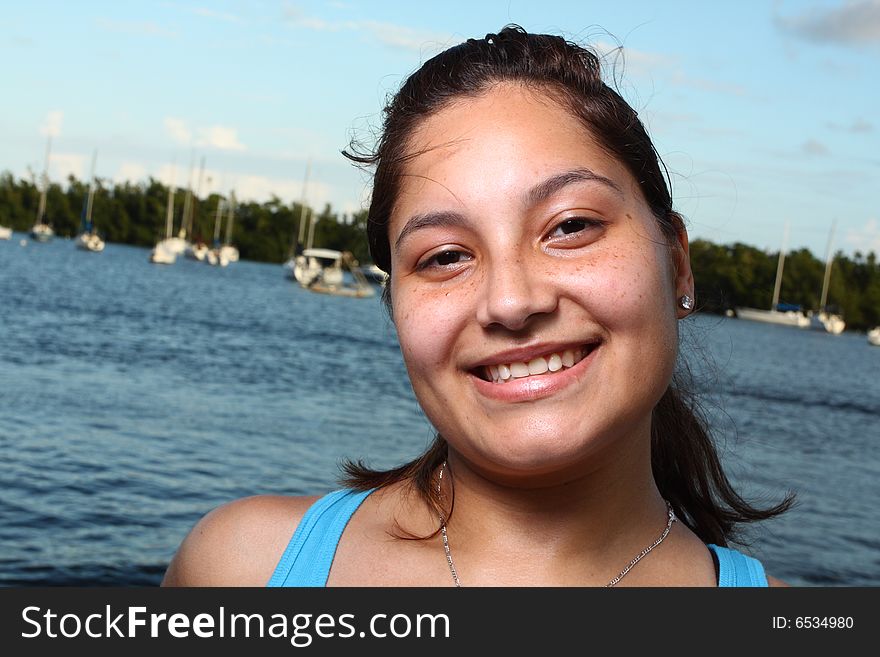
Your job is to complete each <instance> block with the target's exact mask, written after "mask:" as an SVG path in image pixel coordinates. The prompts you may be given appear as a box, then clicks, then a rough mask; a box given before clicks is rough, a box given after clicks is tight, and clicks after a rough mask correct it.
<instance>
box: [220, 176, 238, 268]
mask: <svg viewBox="0 0 880 657" xmlns="http://www.w3.org/2000/svg"><path fill="white" fill-rule="evenodd" d="M234 219H235V192H234V191H232V192H229V207H228V208H227V214H226V239H225V240H224V242H223V246H221V247H220V257H221V258H223V259H225V260H226V261H227V262H238V258H239V253H238V249H237V248H236V247H235V246H233V245H232V222H233V220H234Z"/></svg>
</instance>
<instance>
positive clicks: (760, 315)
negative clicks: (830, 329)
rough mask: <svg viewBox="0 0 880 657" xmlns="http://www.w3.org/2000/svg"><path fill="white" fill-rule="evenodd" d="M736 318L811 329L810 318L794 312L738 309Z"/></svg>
mask: <svg viewBox="0 0 880 657" xmlns="http://www.w3.org/2000/svg"><path fill="white" fill-rule="evenodd" d="M736 316H737V317H738V318H739V319H747V320H750V321H752V322H764V323H766V324H777V325H779V326H794V327H796V328H809V326H810V318H809V317H807V316H806V315H804V314H803V313H799V312H797V311H794V310H786V311H784V312H783V311H779V310H759V309H758V308H737V309H736Z"/></svg>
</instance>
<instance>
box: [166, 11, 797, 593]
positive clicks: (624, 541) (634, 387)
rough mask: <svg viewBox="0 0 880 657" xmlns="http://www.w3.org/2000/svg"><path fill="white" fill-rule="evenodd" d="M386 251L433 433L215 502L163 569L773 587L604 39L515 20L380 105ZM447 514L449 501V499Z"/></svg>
mask: <svg viewBox="0 0 880 657" xmlns="http://www.w3.org/2000/svg"><path fill="white" fill-rule="evenodd" d="M349 157H351V158H352V159H354V160H355V161H357V162H359V163H362V164H370V165H374V166H375V178H374V187H373V195H372V203H371V207H370V214H369V229H368V230H369V235H368V237H369V241H370V248H371V252H372V255H373V258H374V260H375V262H376V263H377V264H378V265H379V266H380V267H381V268H382V269H383V270H384V271H386V272H387V273H388V274H389V276H390V278H389V282H388V285H387V287H386V301H387V303H388V306H389V310H390V312H391V315H392V317H393V320H394V323H395V326H396V329H397V333H398V336H399V339H400V345H401V349H402V353H403V357H404V361H405V363H406V367H407V371H408V373H409V377H410V379H411V382H412V386H413V390H414V391H415V394H416V397H417V399H418V401H419V404H420V405H421V407H422V409H423V410H424V412H425V414H426V415H427V417H428V418H429V419H430V420H431V422H432V424H433V426H434V427H435V428H436V429H437V432H438V435H437V439H436V441H435V443H434V445H433V446H432V447H431V448H430V449H429V450H428V451H427V452H426V453H425V454H424V455H423V456H421V457H420V458H418V459H416V460H415V461H413V462H412V463H409V464H406V465H404V466H402V467H400V468H398V469H395V470H392V471H388V472H377V471H372V470H369V469H367V468H366V467H364V466H362V465H359V464H349V465H348V466H347V474H348V478H347V480H346V482H345V484H346V488H344V489H342V490H340V491H337V492H336V493H331V494H330V495H328V496H325V497H324V498H321V499H320V500H319V499H317V498H314V497H308V498H286V497H277V496H260V497H253V498H248V499H244V500H239V501H236V502H232V503H230V504H228V505H225V506H223V507H220V508H219V509H216V510H214V511H213V512H211V513H209V514H208V515H207V516H206V517H205V518H204V519H202V520H201V521H200V522H199V523H198V525H197V526H196V527H195V528H194V529H193V531H192V532H191V533H190V535H189V536H188V537H187V538H186V540H185V541H184V542H183V544H182V545H181V548H180V550H179V551H178V553H177V555H176V556H175V558H174V560H173V561H172V563H171V565H170V566H169V569H168V572H167V574H166V576H165V582H164V583H165V584H166V585H190V586H202V585H265V584H267V583H269V584H270V585H287V586H297V585H305V586H323V585H328V586H457V585H460V586H530V585H547V586H615V585H619V586H716V585H724V586H730V585H748V586H766V585H767V584H768V582H769V583H771V584H778V583H779V582H778V581H777V580H773V579H772V578H767V577H766V576H765V574H764V571H763V568H762V566H761V564H760V563H759V562H757V561H756V560H754V559H751V558H749V557H746V556H745V555H743V554H741V553H739V552H737V551H735V550H733V549H728V548H727V547H726V546H727V545H728V544H729V542H730V541H731V540H732V539H734V538H735V536H736V534H735V530H736V528H737V526H738V525H740V524H741V523H746V522H751V521H755V520H761V519H765V518H769V517H771V516H774V515H776V514H778V513H781V512H782V511H784V510H785V509H786V508H787V507H788V506H789V505H790V503H791V499H790V498H789V499H786V500H785V501H784V502H783V503H781V504H779V505H778V506H776V507H774V508H771V509H767V510H762V509H756V508H753V507H752V506H750V505H749V504H748V503H747V502H746V501H745V500H743V499H742V498H741V497H740V496H739V495H738V494H737V493H736V492H735V491H734V490H733V489H732V488H731V486H730V484H729V482H728V480H727V479H726V477H725V476H724V473H723V471H722V469H721V465H720V463H719V461H718V458H717V455H716V453H715V450H714V447H713V445H712V442H711V440H710V439H709V437H708V435H707V431H706V429H705V427H704V425H703V424H702V422H701V421H700V420H699V419H698V417H697V416H696V415H695V414H694V412H693V411H692V410H691V408H690V407H689V405H688V404H687V403H686V398H685V397H684V396H683V395H682V393H681V392H680V391H679V390H678V388H677V386H676V385H675V383H674V382H673V374H674V370H675V363H676V357H677V353H678V322H679V320H681V319H683V318H684V317H686V316H687V315H688V314H689V313H690V312H691V311H692V310H693V307H694V281H693V275H692V273H691V268H690V264H689V260H688V240H687V234H686V232H685V228H684V225H683V222H682V219H681V217H680V216H679V215H678V214H677V213H676V212H675V211H674V210H673V207H672V198H671V195H670V192H669V188H668V187H667V184H666V180H665V178H664V177H663V174H662V170H661V166H660V162H659V160H658V157H657V154H656V152H655V150H654V147H653V145H652V143H651V141H650V139H649V137H648V135H647V134H646V132H645V130H644V127H643V126H642V124H641V122H640V121H639V119H638V117H637V115H636V113H635V111H633V109H632V108H631V107H629V105H627V103H626V102H625V101H624V100H623V99H622V98H621V97H620V96H619V95H618V94H617V93H616V92H615V91H613V90H612V89H611V88H609V87H608V86H607V85H606V84H605V83H604V82H603V81H602V78H601V72H600V64H599V61H598V59H597V58H596V56H595V55H594V54H593V53H591V52H590V51H588V50H586V49H584V48H581V47H579V46H577V45H574V44H571V43H568V42H566V41H565V40H564V39H562V38H560V37H556V36H549V35H532V34H527V33H526V32H524V31H523V30H522V29H521V28H518V27H516V26H511V27H507V28H505V29H503V30H502V31H501V32H499V33H498V34H496V35H488V36H487V37H486V38H485V39H479V40H473V39H472V40H469V41H467V42H466V43H463V44H461V45H459V46H456V47H453V48H451V49H449V50H447V51H446V52H444V53H441V54H440V55H438V56H437V57H435V58H433V59H432V60H430V61H428V62H427V63H426V64H425V65H424V66H422V68H421V69H420V70H419V71H417V72H416V73H414V74H413V75H412V76H411V77H410V78H409V79H408V80H407V81H406V83H405V84H404V85H403V87H402V88H401V90H400V91H399V92H398V94H397V95H396V96H395V98H394V99H393V100H392V101H391V103H390V104H389V106H388V107H387V108H386V114H385V125H384V132H383V136H382V138H381V140H380V141H379V143H378V146H377V149H376V151H375V152H374V153H369V154H366V155H349ZM453 509H454V511H453Z"/></svg>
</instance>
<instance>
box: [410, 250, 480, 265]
mask: <svg viewBox="0 0 880 657" xmlns="http://www.w3.org/2000/svg"><path fill="white" fill-rule="evenodd" d="M468 259H469V256H468V255H467V254H465V253H463V252H461V251H441V252H440V253H436V254H434V255H432V256H431V257H430V258H426V259H425V260H423V261H422V262H421V264H419V269H427V268H428V267H448V266H449V265H457V264H459V263H460V262H464V261H466V260H468Z"/></svg>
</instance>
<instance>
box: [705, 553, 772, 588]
mask: <svg viewBox="0 0 880 657" xmlns="http://www.w3.org/2000/svg"><path fill="white" fill-rule="evenodd" d="M707 547H708V548H709V549H710V550H711V551H712V552H713V553H714V554H715V557H716V558H717V559H718V586H719V587H721V586H768V583H767V575H766V574H765V573H764V566H763V565H762V564H761V562H760V561H758V560H757V559H754V558H752V557H748V556H746V555H744V554H743V553H742V552H738V551H737V550H732V549H730V548H726V547H720V546H718V545H713V544H711V543H710V544H709V545H708V546H707Z"/></svg>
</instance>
